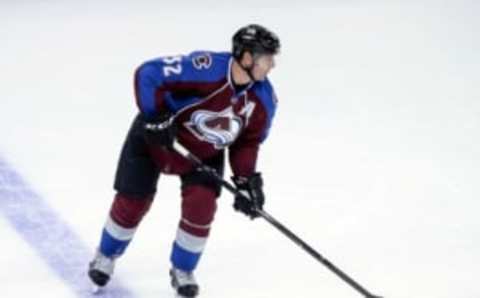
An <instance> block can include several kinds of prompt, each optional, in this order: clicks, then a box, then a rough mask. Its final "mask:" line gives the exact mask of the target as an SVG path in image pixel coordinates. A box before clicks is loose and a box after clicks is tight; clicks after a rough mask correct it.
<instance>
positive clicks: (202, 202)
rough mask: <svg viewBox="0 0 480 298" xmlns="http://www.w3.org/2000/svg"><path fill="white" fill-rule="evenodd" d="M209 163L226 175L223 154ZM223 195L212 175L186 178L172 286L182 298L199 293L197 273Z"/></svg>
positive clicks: (174, 251)
mask: <svg viewBox="0 0 480 298" xmlns="http://www.w3.org/2000/svg"><path fill="white" fill-rule="evenodd" d="M206 164H208V165H210V166H212V167H214V168H216V169H217V171H218V172H219V173H220V174H222V173H223V164H224V155H223V152H222V153H221V154H219V155H218V156H217V157H215V158H213V159H211V160H208V161H206ZM219 195H220V186H219V185H218V183H216V182H215V181H213V180H212V179H211V177H209V176H208V174H205V173H203V172H193V173H191V174H188V175H184V176H182V212H181V213H182V218H181V220H180V223H179V226H178V229H177V235H176V238H175V241H174V244H173V248H172V254H171V258H170V259H171V262H172V268H171V270H170V276H171V281H172V286H173V287H174V289H175V290H176V291H177V295H178V296H180V297H195V296H196V295H197V294H198V284H197V282H196V280H195V277H194V274H193V272H194V270H195V269H196V267H197V265H198V262H199V260H200V257H201V255H202V253H203V251H204V247H205V244H206V242H207V239H208V235H209V233H210V227H211V224H212V222H213V219H214V215H215V211H216V208H217V202H216V199H217V198H218V197H219Z"/></svg>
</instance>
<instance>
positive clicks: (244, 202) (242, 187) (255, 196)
mask: <svg viewBox="0 0 480 298" xmlns="http://www.w3.org/2000/svg"><path fill="white" fill-rule="evenodd" d="M232 181H233V183H234V184H235V185H236V186H237V189H238V190H239V191H240V192H241V193H242V194H243V196H235V202H234V203H233V208H234V209H235V210H237V211H240V212H242V213H244V214H246V215H248V216H250V218H252V219H254V218H256V217H259V214H258V212H257V210H262V209H263V204H264V203H265V195H264V194H263V179H262V176H261V174H260V173H254V174H253V175H251V176H248V177H242V176H233V177H232Z"/></svg>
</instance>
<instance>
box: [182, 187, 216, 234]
mask: <svg viewBox="0 0 480 298" xmlns="http://www.w3.org/2000/svg"><path fill="white" fill-rule="evenodd" d="M182 197H183V200H182V218H183V219H185V220H187V221H189V222H191V223H193V224H196V225H209V224H210V223H211V222H212V221H213V217H214V215H215V211H216V209H217V200H216V199H217V193H216V191H215V190H214V189H212V188H210V187H205V186H203V185H190V186H187V187H185V188H184V189H183V190H182Z"/></svg>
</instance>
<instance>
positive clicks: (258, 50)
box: [88, 25, 280, 297]
mask: <svg viewBox="0 0 480 298" xmlns="http://www.w3.org/2000/svg"><path fill="white" fill-rule="evenodd" d="M279 49H280V42H279V39H278V38H277V36H276V35H275V34H274V33H272V32H271V31H269V30H268V29H266V28H264V27H262V26H260V25H248V26H245V27H243V28H240V29H239V30H238V31H237V32H236V33H235V34H234V36H233V48H232V52H231V53H230V52H220V53H218V52H208V51H197V52H193V53H191V54H189V55H185V56H175V57H162V58H158V59H154V60H151V61H147V62H146V63H144V64H142V65H141V66H140V67H139V68H138V69H137V71H136V73H135V95H136V103H137V105H138V108H139V110H140V112H139V114H138V115H137V116H136V118H135V120H134V121H133V124H132V126H131V128H130V131H129V133H128V135H127V138H126V141H125V144H124V146H123V148H122V152H121V155H120V160H119V162H118V168H117V172H116V177H115V190H116V191H117V193H116V195H115V198H114V200H113V203H112V206H111V209H110V212H109V216H108V218H107V221H106V223H105V226H104V228H103V231H102V234H101V240H100V244H99V247H98V250H97V253H96V255H95V257H94V259H93V260H92V261H91V262H90V264H89V271H88V275H89V277H90V279H91V280H92V281H93V283H94V284H96V285H97V286H100V287H102V286H105V285H106V284H107V282H108V281H109V279H110V277H111V275H112V273H113V269H114V264H115V260H116V259H117V258H118V257H119V256H121V255H122V254H123V253H124V252H125V249H126V248H127V246H128V244H129V243H130V241H131V240H132V238H133V236H134V234H135V232H136V230H137V227H138V225H139V223H140V222H141V220H142V218H143V216H144V215H145V214H146V213H147V211H148V210H149V208H150V205H151V203H152V201H153V198H154V195H155V193H156V191H157V189H156V186H157V181H158V179H159V176H160V174H161V173H162V174H172V175H178V176H179V177H180V178H181V183H182V184H181V191H182V192H181V195H182V207H181V219H180V222H179V226H178V230H177V235H176V238H175V240H174V242H173V247H172V252H171V257H170V260H171V264H172V267H171V269H170V277H171V283H172V286H173V288H174V290H175V291H176V294H177V295H178V296H179V297H195V296H197V295H198V292H199V286H198V284H197V282H196V280H195V278H194V274H193V272H194V270H195V268H196V267H197V264H198V262H199V259H200V256H201V255H202V253H203V249H204V246H205V243H206V241H207V238H208V235H209V231H210V226H211V224H212V221H213V218H214V214H215V210H216V199H217V197H219V195H220V190H221V189H220V188H221V186H220V185H219V184H218V183H217V182H216V181H215V180H214V179H212V178H211V177H210V175H209V174H208V173H205V172H203V171H200V170H199V169H198V168H196V167H195V165H194V164H193V163H192V162H190V161H189V160H188V159H186V158H184V157H183V156H181V155H180V154H178V153H176V152H175V151H174V150H172V144H173V142H174V141H176V142H179V143H180V144H181V145H183V146H184V147H185V148H187V149H188V150H189V151H190V152H192V153H193V154H194V155H195V156H197V157H198V158H200V159H201V160H202V162H203V163H204V164H206V165H208V166H210V167H211V168H213V169H215V170H216V171H217V173H219V174H221V175H223V169H224V157H225V149H226V148H228V149H229V150H228V158H229V162H230V166H231V169H232V172H233V174H234V176H233V177H232V180H233V182H234V184H235V185H236V186H237V187H238V189H239V190H241V191H242V192H244V193H246V194H247V195H248V197H249V198H250V200H246V199H245V198H243V197H236V198H235V201H234V205H233V206H234V208H235V210H237V211H240V212H243V213H245V214H246V215H248V216H250V217H251V218H255V217H257V216H258V214H257V213H256V210H258V209H262V207H263V204H264V201H265V199H264V194H263V190H262V185H263V182H262V177H261V175H260V173H259V172H257V171H256V160H257V155H258V152H259V146H260V144H261V143H262V142H263V141H264V140H265V138H266V137H267V135H268V131H269V128H270V125H271V122H272V118H273V116H274V113H275V109H276V97H275V94H274V91H273V88H272V86H271V84H270V82H269V81H268V79H267V74H268V73H269V72H270V70H271V69H272V68H273V67H274V56H275V55H276V54H277V53H278V52H279ZM160 192H161V190H160Z"/></svg>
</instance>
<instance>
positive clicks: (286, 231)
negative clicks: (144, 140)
mask: <svg viewBox="0 0 480 298" xmlns="http://www.w3.org/2000/svg"><path fill="white" fill-rule="evenodd" d="M173 150H174V151H176V152H177V153H179V154H181V155H182V156H184V157H186V158H188V159H189V160H191V161H192V162H194V163H195V164H196V165H197V166H198V167H200V169H201V170H202V171H205V172H207V173H209V174H210V175H211V176H212V177H213V178H215V180H217V181H218V182H219V183H220V184H221V185H222V186H223V187H225V188H226V189H227V190H228V191H229V192H231V193H232V194H233V195H235V196H242V197H244V198H246V199H247V200H249V199H250V198H248V197H246V196H245V195H244V194H243V193H241V192H240V191H239V190H238V189H237V188H236V187H235V186H234V185H233V184H231V183H229V182H227V181H226V180H225V179H223V177H222V176H220V175H219V174H218V173H217V172H216V171H215V170H214V169H213V168H211V167H209V166H207V165H205V164H203V163H202V161H201V160H200V159H199V158H198V157H196V156H195V155H193V154H192V153H190V152H189V151H188V150H187V149H186V148H185V147H183V146H182V145H180V144H179V143H178V142H175V143H174V144H173ZM256 211H257V212H258V214H259V215H260V217H262V218H263V219H265V220H266V221H267V222H269V223H270V224H272V225H273V226H274V227H275V228H277V229H278V230H279V231H280V232H281V233H282V234H284V235H285V236H287V237H288V238H289V239H290V240H292V241H293V242H295V243H296V244H297V245H298V246H300V247H301V248H302V249H303V250H305V251H306V252H307V253H308V254H309V255H311V256H312V257H314V258H315V259H316V260H317V261H319V262H320V263H322V264H323V265H324V266H325V267H327V268H328V269H330V270H331V271H332V272H333V273H335V274H336V275H337V276H338V277H340V278H341V279H342V280H343V281H345V282H346V283H347V284H349V285H350V286H351V287H353V288H354V289H355V290H357V291H358V292H359V293H361V294H362V295H363V296H365V298H382V297H381V296H376V295H373V294H371V293H370V292H369V291H368V290H367V289H365V288H364V287H363V286H361V285H360V284H359V283H358V282H356V281H355V280H353V279H352V278H351V277H350V276H348V275H347V274H346V273H345V272H343V271H342V270H340V269H339V268H338V267H336V266H335V265H334V264H333V263H331V262H330V261H329V260H327V259H326V258H324V257H323V256H322V255H321V254H320V253H318V252H317V251H316V250H315V249H313V248H312V247H311V246H310V245H308V244H307V243H306V242H305V241H303V240H302V239H300V237H298V236H297V235H295V234H294V233H293V232H292V231H290V230H289V229H288V228H287V227H285V226H284V225H283V224H281V223H280V222H279V221H278V220H276V219H275V218H274V217H273V216H271V215H270V214H268V213H267V212H266V211H264V210H260V209H257V210H256Z"/></svg>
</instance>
